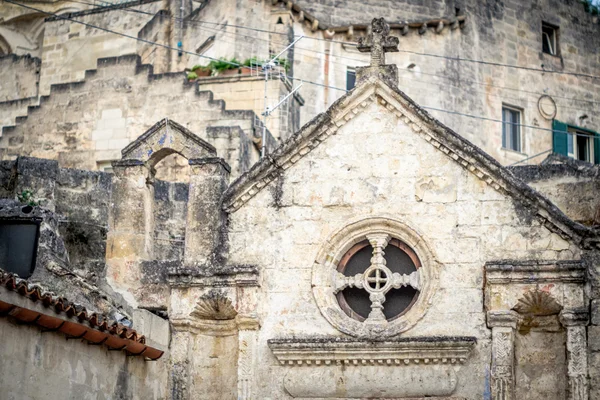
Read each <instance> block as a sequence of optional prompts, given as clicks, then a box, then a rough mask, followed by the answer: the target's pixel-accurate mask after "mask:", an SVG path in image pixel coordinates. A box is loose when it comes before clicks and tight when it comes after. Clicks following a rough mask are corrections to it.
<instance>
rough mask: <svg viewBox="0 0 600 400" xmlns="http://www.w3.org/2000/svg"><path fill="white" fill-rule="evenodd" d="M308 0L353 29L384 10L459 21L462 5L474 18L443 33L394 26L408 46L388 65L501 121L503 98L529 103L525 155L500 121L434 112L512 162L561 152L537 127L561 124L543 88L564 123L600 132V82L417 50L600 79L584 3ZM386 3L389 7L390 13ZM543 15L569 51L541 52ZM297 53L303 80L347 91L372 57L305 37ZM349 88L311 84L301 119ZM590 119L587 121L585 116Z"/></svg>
mask: <svg viewBox="0 0 600 400" xmlns="http://www.w3.org/2000/svg"><path fill="white" fill-rule="evenodd" d="M303 3H304V5H306V6H307V7H308V8H309V9H315V11H317V10H320V11H319V16H320V17H321V18H323V19H324V20H325V21H327V20H328V18H330V19H331V21H332V22H331V23H332V24H333V25H334V26H339V25H347V24H348V22H355V23H358V22H362V24H365V23H367V22H368V20H370V18H372V17H375V16H385V17H386V18H387V19H388V21H390V22H392V21H393V22H396V21H405V20H408V21H412V20H428V19H433V18H437V17H447V18H449V19H451V18H453V17H454V15H455V12H454V7H459V8H461V13H464V14H465V15H466V18H467V20H466V23H465V25H464V27H462V28H460V29H456V30H454V29H452V28H451V27H449V26H445V27H444V28H443V30H442V31H441V33H436V32H435V30H434V28H428V29H427V31H426V33H423V34H421V33H420V32H419V30H418V29H410V30H409V32H408V33H407V34H406V35H403V34H402V33H401V32H400V31H398V30H392V34H393V35H397V36H399V37H400V52H399V53H392V54H389V55H388V62H389V63H394V64H397V65H398V69H399V87H400V88H401V89H402V90H403V91H405V92H406V93H407V94H408V95H409V96H411V98H413V99H414V100H415V101H416V102H417V103H418V104H421V105H422V106H425V107H432V108H438V109H443V110H448V111H452V112H458V113H463V114H468V115H474V116H480V117H485V118H491V119H495V120H502V114H501V110H502V104H506V105H511V106H514V107H518V108H521V109H523V110H524V112H523V120H522V123H523V124H524V125H527V126H529V127H522V138H523V143H522V153H523V154H518V153H515V152H513V151H510V150H504V149H502V141H501V139H502V124H501V123H498V122H494V121H483V120H481V119H474V118H469V117H465V116H460V115H453V114H449V113H445V112H437V111H435V110H432V111H431V112H432V113H433V114H434V115H435V116H436V118H438V119H439V120H440V121H442V122H443V123H445V124H446V125H448V126H449V127H451V128H452V129H453V130H455V131H456V132H460V133H461V135H464V136H465V137H466V138H467V139H469V140H470V141H472V142H473V143H474V144H476V145H478V146H480V147H482V148H483V149H484V150H485V151H486V152H488V153H489V154H491V155H492V156H493V157H494V158H496V159H497V160H499V161H500V162H501V163H503V164H510V163H513V162H516V161H519V160H522V159H524V158H526V156H533V155H535V154H537V153H540V152H543V151H546V150H549V149H552V133H551V132H550V131H547V130H546V131H544V130H538V129H533V128H530V127H532V126H533V127H539V128H544V129H551V128H552V121H551V120H547V119H545V118H544V117H543V116H542V115H541V113H540V112H539V110H538V100H539V98H540V97H541V96H542V95H543V94H544V93H547V94H549V95H550V96H551V97H552V98H553V99H554V101H555V102H556V105H557V115H556V119H558V120H560V121H564V122H567V123H570V124H574V125H578V126H583V127H588V128H590V129H593V130H596V131H598V130H600V121H598V118H597V117H595V116H594V114H595V112H594V109H595V107H596V104H595V103H594V102H593V101H596V100H597V99H596V93H597V92H598V80H590V79H588V78H577V77H573V76H567V75H560V74H542V73H540V72H533V71H525V70H518V69H511V68H504V67H493V66H488V65H479V64H474V63H469V62H466V61H462V62H458V61H453V60H450V59H444V58H433V57H428V56H423V55H419V54H416V53H428V54H436V55H441V56H448V57H457V56H459V57H462V58H471V59H476V60H486V61H490V62H498V63H505V64H513V65H521V66H528V67H532V68H538V69H539V68H542V65H543V66H544V67H543V68H547V69H551V70H554V71H559V72H562V71H564V72H577V73H592V74H593V75H597V74H598V73H597V71H599V70H600V64H599V62H598V59H597V57H596V52H595V51H594V47H597V46H598V40H599V39H598V38H599V37H600V34H599V30H600V27H599V25H598V24H597V23H595V22H594V21H595V20H594V17H592V16H591V15H590V14H587V13H585V12H584V10H583V6H581V5H579V4H572V3H570V2H550V1H544V2H541V3H539V2H504V3H502V4H500V3H494V4H490V3H489V2H481V1H467V2H461V3H460V4H459V2H454V1H447V2H440V1H435V2H427V4H422V5H413V2H408V1H406V2H405V1H401V2H395V3H394V7H389V2H384V1H379V2H375V4H373V5H370V7H371V8H372V9H373V13H374V14H371V13H369V14H368V16H367V15H365V13H364V9H363V5H362V4H360V5H359V4H358V3H357V4H353V3H352V2H344V5H342V6H340V5H336V7H335V10H333V9H332V8H331V7H330V6H329V5H328V4H326V3H312V2H311V4H310V5H308V4H306V3H307V2H303ZM404 3H405V4H404ZM444 3H445V5H444ZM386 6H387V7H386ZM383 9H386V12H382V11H381V10H383ZM377 10H378V11H377ZM375 13H376V14H375ZM342 21H343V22H342ZM541 21H545V22H549V23H552V24H554V25H557V26H559V27H560V49H561V56H560V57H554V56H550V55H547V54H543V53H542V51H541V50H542V47H541V46H542V45H541ZM309 25H310V24H309V23H304V24H301V23H297V22H295V23H294V24H293V28H294V33H295V34H304V35H307V36H309V37H317V38H321V39H322V38H324V34H323V33H322V31H318V33H312V32H311V30H310V29H309ZM332 40H336V41H350V40H356V31H355V36H354V37H350V36H347V35H346V34H337V35H334V36H333V38H332ZM300 48H306V49H307V50H302V49H300ZM499 49H502V51H499ZM294 54H295V73H296V74H295V76H296V77H298V78H304V79H307V80H312V81H316V82H319V83H325V84H328V85H331V86H334V87H336V88H341V89H345V88H346V69H347V67H354V66H360V65H366V64H367V63H368V57H369V56H368V54H366V55H365V54H361V53H358V52H357V51H356V50H355V49H354V48H353V47H352V46H346V45H344V44H341V43H330V42H327V41H317V40H310V39H303V40H301V43H300V44H299V45H298V48H297V49H296V50H295V53H294ZM593 71H595V72H593ZM491 85H493V86H491ZM343 94H344V92H343V91H341V90H335V89H329V90H328V89H324V88H321V87H317V86H314V85H308V86H307V87H305V88H303V90H302V95H303V96H304V97H305V99H306V100H307V101H306V103H307V105H306V106H305V107H304V108H303V115H302V122H306V121H308V120H309V119H310V118H312V116H314V115H315V114H317V113H318V112H321V111H323V110H324V109H326V107H327V106H328V105H329V104H331V103H332V102H333V101H334V100H335V99H336V98H338V97H340V96H341V95H343ZM573 99H579V100H573ZM584 115H587V118H583V119H580V118H581V117H582V116H584ZM542 159H543V157H541V158H536V159H533V160H532V161H531V162H532V163H539V162H540V161H541V160H542Z"/></svg>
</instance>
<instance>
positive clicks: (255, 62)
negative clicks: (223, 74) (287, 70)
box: [242, 57, 264, 68]
mask: <svg viewBox="0 0 600 400" xmlns="http://www.w3.org/2000/svg"><path fill="white" fill-rule="evenodd" d="M263 64H264V61H263V60H259V59H258V58H256V57H252V58H248V59H247V60H246V61H244V64H242V65H244V66H245V67H252V68H255V67H262V65H263Z"/></svg>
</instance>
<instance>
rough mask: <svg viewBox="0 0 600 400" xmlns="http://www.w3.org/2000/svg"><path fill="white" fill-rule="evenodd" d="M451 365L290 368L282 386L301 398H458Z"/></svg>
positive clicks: (413, 399) (439, 399)
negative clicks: (455, 393)
mask: <svg viewBox="0 0 600 400" xmlns="http://www.w3.org/2000/svg"><path fill="white" fill-rule="evenodd" d="M454 369H455V367H454V366H452V365H435V366H430V367H428V368H425V367H423V366H420V365H407V366H404V367H402V369H401V370H399V369H398V368H382V367H380V366H366V367H360V368H357V367H346V366H333V367H330V368H329V369H328V370H327V371H326V373H324V372H325V371H323V369H322V368H316V367H306V368H288V370H287V371H286V372H285V375H284V377H283V386H284V388H285V390H286V392H287V393H289V394H290V395H291V396H292V397H293V398H302V399H319V400H324V399H340V400H341V399H405V400H431V399H432V398H435V399H436V400H451V399H452V400H459V398H456V397H448V396H451V395H452V394H453V393H454V391H455V390H456V387H457V384H458V377H457V374H456V372H455V370H454Z"/></svg>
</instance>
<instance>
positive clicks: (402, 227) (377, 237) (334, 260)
mask: <svg viewBox="0 0 600 400" xmlns="http://www.w3.org/2000/svg"><path fill="white" fill-rule="evenodd" d="M392 238H394V239H398V240H401V241H402V242H404V243H405V244H406V245H407V246H409V247H410V248H411V249H412V250H413V251H414V253H415V254H416V256H417V257H418V259H419V260H420V263H421V267H420V268H419V269H418V270H417V271H415V272H413V273H411V274H410V275H406V274H404V275H401V274H399V273H392V271H391V270H390V269H389V268H388V267H387V266H386V262H385V258H384V254H385V247H386V246H387V244H388V242H389V241H390V240H391V239H392ZM364 240H368V241H369V243H370V244H371V246H372V247H373V254H372V258H371V263H370V266H368V267H367V268H366V270H365V272H364V273H362V274H357V275H356V276H344V275H343V274H341V273H339V272H337V268H338V265H339V263H340V260H341V259H342V257H343V256H344V255H345V254H346V253H347V252H348V250H349V249H350V248H352V246H354V245H355V244H357V243H359V242H361V241H364ZM438 275H439V265H438V263H437V261H436V258H435V257H434V255H433V253H432V251H431V250H430V249H429V247H428V246H427V244H426V243H425V241H424V240H423V237H422V235H421V234H419V233H418V232H417V231H416V230H415V229H413V228H411V227H408V226H407V225H406V224H405V223H403V222H400V221H398V220H396V219H394V218H391V217H385V216H381V217H370V218H362V219H359V220H357V221H355V222H352V223H350V224H348V225H346V226H345V227H344V228H342V229H340V230H339V231H338V232H336V233H335V234H334V235H333V236H331V237H330V238H329V239H328V240H327V241H326V242H325V245H324V247H323V248H322V249H321V250H320V251H319V253H318V254H317V258H316V259H315V262H314V264H313V277H312V283H313V295H314V297H315V301H316V303H317V305H318V306H319V309H320V311H321V313H322V314H323V316H324V317H325V319H327V321H329V322H330V323H331V324H332V325H333V326H334V327H335V328H337V329H338V330H340V331H342V332H344V333H346V334H348V335H351V336H355V337H360V338H370V339H380V338H382V337H391V336H395V335H398V334H399V333H401V332H404V331H406V330H408V329H410V328H411V327H413V326H414V325H415V324H416V323H417V322H418V321H419V320H420V319H421V318H422V317H423V316H424V315H425V313H426V312H427V310H428V309H429V305H430V304H431V300H432V298H433V294H434V292H435V290H436V288H437V283H438ZM402 286H412V287H413V288H415V289H416V290H418V291H419V295H418V297H417V298H416V301H415V302H414V304H412V306H411V307H410V309H408V310H407V311H406V312H405V313H404V314H402V315H400V316H399V317H397V318H395V319H392V320H389V321H388V320H386V318H385V316H384V315H383V312H382V309H383V307H384V303H385V300H386V293H387V292H388V291H389V290H391V289H392V288H400V287H402ZM346 287H357V288H360V289H363V290H365V291H367V292H368V293H369V298H370V300H371V313H370V315H369V316H368V318H367V319H366V320H365V321H359V320H356V319H353V318H351V317H350V316H348V315H347V314H346V312H345V311H344V310H343V309H342V308H341V306H340V304H339V302H338V300H337V297H336V294H337V293H338V292H340V291H341V290H343V289H344V288H346Z"/></svg>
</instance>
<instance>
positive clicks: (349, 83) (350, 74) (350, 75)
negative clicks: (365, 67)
mask: <svg viewBox="0 0 600 400" xmlns="http://www.w3.org/2000/svg"><path fill="white" fill-rule="evenodd" d="M355 85H356V71H354V69H351V68H348V69H347V70H346V90H352V89H353V88H354V86H355Z"/></svg>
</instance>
